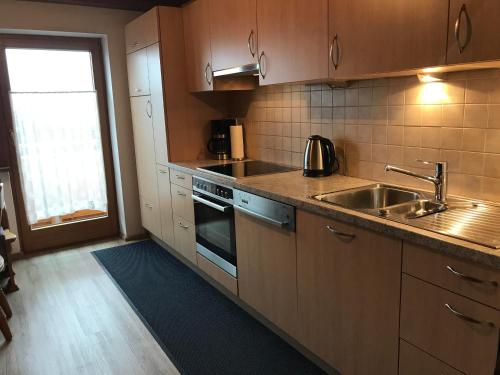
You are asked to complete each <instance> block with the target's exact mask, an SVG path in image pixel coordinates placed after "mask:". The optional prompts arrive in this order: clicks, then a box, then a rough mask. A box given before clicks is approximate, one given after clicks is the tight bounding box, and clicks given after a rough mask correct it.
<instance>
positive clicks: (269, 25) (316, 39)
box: [257, 0, 328, 85]
mask: <svg viewBox="0 0 500 375" xmlns="http://www.w3.org/2000/svg"><path fill="white" fill-rule="evenodd" d="M257 29H258V34H259V37H258V53H259V63H260V77H259V83H260V85H272V84H278V83H287V82H297V81H319V80H325V79H327V78H328V0H273V1H269V0H257Z"/></svg>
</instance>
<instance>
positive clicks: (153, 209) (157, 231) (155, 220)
mask: <svg viewBox="0 0 500 375" xmlns="http://www.w3.org/2000/svg"><path fill="white" fill-rule="evenodd" d="M140 204H141V222H142V226H143V227H144V228H145V229H147V230H148V231H149V232H151V233H153V234H154V235H155V236H156V237H158V238H162V236H161V226H160V209H159V207H158V203H157V202H152V201H150V200H147V199H146V198H144V197H140Z"/></svg>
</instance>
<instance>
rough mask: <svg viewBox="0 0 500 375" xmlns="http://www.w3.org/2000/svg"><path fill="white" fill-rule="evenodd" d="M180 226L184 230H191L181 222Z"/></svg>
mask: <svg viewBox="0 0 500 375" xmlns="http://www.w3.org/2000/svg"><path fill="white" fill-rule="evenodd" d="M178 225H179V226H180V227H181V228H182V229H189V226H187V225H184V224H182V223H181V222H180V221H179V223H178Z"/></svg>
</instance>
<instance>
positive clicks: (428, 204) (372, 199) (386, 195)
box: [313, 184, 447, 219]
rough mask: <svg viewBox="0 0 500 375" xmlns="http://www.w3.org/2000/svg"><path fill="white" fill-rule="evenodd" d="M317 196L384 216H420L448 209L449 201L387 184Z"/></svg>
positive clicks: (414, 217)
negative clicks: (429, 197) (442, 200)
mask: <svg viewBox="0 0 500 375" xmlns="http://www.w3.org/2000/svg"><path fill="white" fill-rule="evenodd" d="M313 198H315V199H317V200H319V201H322V202H326V203H331V204H335V205H338V206H341V207H345V208H350V209H353V210H357V211H362V212H365V213H368V214H372V215H376V216H381V217H393V216H401V217H404V218H406V219H416V218H419V217H422V216H426V215H430V214H434V213H437V212H442V211H444V210H446V209H447V206H446V205H445V204H442V203H438V202H435V201H432V200H430V199H428V198H427V197H425V196H424V193H421V192H417V191H412V190H405V189H403V188H399V187H396V186H390V185H384V184H374V185H370V186H366V187H361V188H357V189H350V190H345V191H340V192H335V193H328V194H320V195H315V196H314V197H313Z"/></svg>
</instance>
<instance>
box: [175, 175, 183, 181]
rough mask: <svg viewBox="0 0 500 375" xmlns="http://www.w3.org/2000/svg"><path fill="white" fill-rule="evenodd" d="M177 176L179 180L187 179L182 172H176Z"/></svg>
mask: <svg viewBox="0 0 500 375" xmlns="http://www.w3.org/2000/svg"><path fill="white" fill-rule="evenodd" d="M175 178H177V179H178V180H185V179H186V177H184V176H182V175H180V174H176V175H175Z"/></svg>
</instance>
